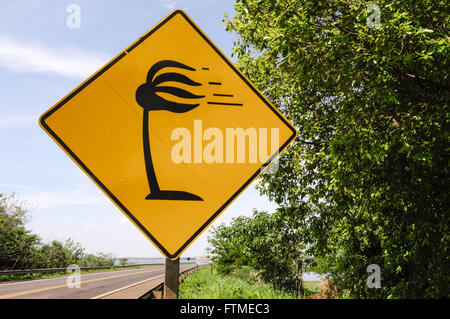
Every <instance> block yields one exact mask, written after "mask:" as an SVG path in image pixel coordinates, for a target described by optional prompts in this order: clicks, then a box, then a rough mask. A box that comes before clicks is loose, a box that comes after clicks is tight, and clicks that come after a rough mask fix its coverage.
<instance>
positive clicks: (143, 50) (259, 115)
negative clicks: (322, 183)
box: [40, 10, 296, 259]
mask: <svg viewBox="0 0 450 319" xmlns="http://www.w3.org/2000/svg"><path fill="white" fill-rule="evenodd" d="M40 125H41V127H42V128H43V129H44V130H45V131H46V132H47V133H48V134H49V135H50V136H51V137H52V138H53V140H54V141H55V142H56V143H57V144H58V145H59V146H60V147H61V148H62V149H63V150H64V151H65V152H66V153H67V154H68V155H69V156H70V157H71V158H72V159H73V160H74V161H75V162H76V163H77V165H78V166H79V167H80V168H81V169H82V170H83V171H84V172H85V173H86V174H87V175H88V176H89V177H90V178H91V179H92V180H93V181H94V182H95V183H96V184H97V185H98V187H100V188H101V189H102V190H103V192H104V193H105V194H106V195H107V196H108V197H109V198H110V199H111V200H112V201H113V202H114V203H115V204H116V205H117V206H118V207H119V209H120V210H121V211H122V212H123V213H124V214H125V215H126V216H127V217H128V218H129V219H130V220H131V221H132V222H133V223H134V224H135V225H136V226H137V227H138V228H139V229H140V230H141V231H142V232H143V233H144V235H145V236H146V237H148V238H149V239H150V240H151V241H152V242H153V243H154V244H155V245H156V246H157V247H158V249H159V250H160V251H161V252H162V253H163V254H164V255H166V256H167V257H168V258H171V259H174V258H177V257H179V255H180V254H181V253H182V252H183V251H184V250H185V249H186V247H188V245H189V244H190V243H192V241H193V240H195V238H197V237H198V236H199V235H200V234H201V232H202V231H204V230H205V229H206V228H207V227H208V226H209V225H210V224H211V223H212V222H213V221H214V219H215V218H216V217H217V216H218V215H219V214H220V213H221V212H222V211H223V210H224V209H225V208H226V207H227V206H228V205H229V204H230V203H231V202H232V201H233V200H234V199H235V198H236V197H237V196H238V195H239V194H240V193H241V192H242V191H243V190H244V189H245V188H246V187H247V186H248V185H249V184H250V183H251V181H252V180H254V179H255V178H256V177H257V176H258V175H259V173H260V172H261V170H262V168H264V167H266V166H268V165H269V164H270V163H271V162H272V161H273V160H274V158H275V157H276V156H277V155H278V154H279V153H280V152H281V151H282V150H283V149H284V148H286V147H287V145H288V144H289V143H290V142H291V141H292V140H293V139H294V138H295V136H296V130H295V129H294V127H293V126H292V125H291V124H290V123H289V122H288V121H287V120H286V119H285V118H284V117H283V116H282V115H281V113H280V112H279V111H278V110H277V109H276V108H275V107H274V106H273V105H271V104H270V102H269V101H267V99H266V98H264V97H263V96H262V94H261V93H260V92H259V91H258V90H257V89H256V88H255V87H254V86H253V84H252V83H250V81H249V80H248V79H247V78H246V77H245V76H244V75H243V74H242V73H241V72H240V71H239V70H237V69H236V67H235V66H234V65H233V64H232V63H231V62H230V61H229V60H228V59H227V58H226V57H225V55H224V54H223V53H222V52H221V51H220V50H219V49H218V48H217V47H216V46H215V45H214V44H213V43H212V42H211V40H209V39H208V37H207V36H206V35H205V34H204V33H203V32H202V31H201V30H200V29H199V28H198V27H197V26H196V25H195V24H194V22H192V20H191V19H190V18H189V17H188V16H187V15H186V14H185V13H184V12H182V11H180V10H177V11H174V12H172V13H171V14H170V15H169V16H167V17H166V18H165V19H164V20H163V21H161V22H160V23H159V24H158V25H157V26H155V27H154V28H153V29H151V30H150V31H148V32H147V33H146V34H145V35H143V36H142V37H140V38H139V39H138V40H137V41H136V42H134V43H133V44H131V45H130V46H129V47H128V48H126V49H125V50H124V51H123V52H121V53H120V54H119V55H118V56H116V57H115V58H114V59H113V60H112V61H110V62H109V63H108V64H106V65H105V66H104V67H103V68H102V69H100V70H99V71H98V72H96V73H95V74H94V75H92V76H91V77H90V78H89V79H87V80H86V81H85V82H83V83H82V84H80V86H78V87H77V88H76V89H75V90H73V91H72V92H70V93H69V94H68V95H67V96H65V97H64V98H63V99H62V100H61V101H59V102H58V103H57V104H56V105H55V106H53V107H52V108H50V109H49V110H48V111H47V112H45V113H44V114H43V115H42V116H41V118H40Z"/></svg>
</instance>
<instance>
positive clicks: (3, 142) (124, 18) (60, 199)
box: [0, 0, 275, 257]
mask: <svg viewBox="0 0 450 319" xmlns="http://www.w3.org/2000/svg"><path fill="white" fill-rule="evenodd" d="M70 4H77V5H79V7H80V8H81V27H80V28H79V29H77V28H74V29H70V28H68V27H67V25H66V20H67V17H68V16H69V15H70V13H68V12H67V7H68V6H69V5H70ZM233 4H234V1H230V0H190V1H187V0H185V1H182V0H176V1H170V0H168V1H167V0H150V1H149V0H146V1H137V0H133V1H123V0H122V1H111V0H96V1H92V0H89V1H88V0H86V1H74V0H71V1H60V0H58V1H56V0H14V1H4V0H3V1H1V2H0V108H1V115H0V150H1V156H0V192H2V193H11V192H15V193H16V194H17V195H18V197H19V198H20V199H21V200H24V201H26V202H27V205H28V206H29V207H31V221H30V223H29V224H28V228H30V229H31V230H32V231H33V232H35V233H37V234H39V236H40V237H41V238H42V239H43V240H45V241H49V240H52V239H57V240H65V239H66V238H68V237H71V238H73V239H74V240H76V241H78V242H80V243H81V244H82V245H83V246H84V247H85V248H86V251H87V252H91V253H95V252H107V253H113V254H115V255H116V256H136V257H139V256H142V257H147V256H148V257H159V256H161V254H160V253H159V251H158V250H157V249H156V248H155V247H154V246H153V244H151V243H150V242H149V241H148V240H147V239H146V238H145V237H144V236H143V235H142V234H141V232H140V231H139V230H138V229H137V228H136V227H135V226H134V225H132V224H131V222H130V221H129V220H128V219H127V218H126V217H125V216H124V215H123V214H122V213H121V212H120V211H119V210H118V209H117V208H116V206H115V205H114V204H112V202H110V200H109V199H108V198H107V197H106V196H105V195H104V194H103V193H102V192H101V191H100V190H99V189H98V188H97V187H96V186H95V185H94V184H93V183H92V182H91V181H90V179H89V178H88V177H87V176H86V175H85V174H84V173H83V172H82V171H81V170H80V169H79V168H78V167H77V166H76V165H75V163H73V162H72V160H71V159H70V158H69V157H68V156H67V155H66V154H65V153H64V152H63V151H62V150H61V149H60V148H59V147H58V146H57V145H56V144H55V143H54V142H53V141H52V140H51V139H50V138H49V137H48V136H47V135H46V134H45V133H44V132H43V131H42V130H41V129H40V127H39V125H38V118H39V116H40V115H41V114H42V113H43V112H45V111H46V110H47V109H48V108H50V107H51V106H52V105H54V104H55V103H56V102H58V101H59V100H60V99H61V98H62V97H63V96H64V95H66V94H67V93H68V92H69V91H71V90H72V89H73V88H75V87H76V86H77V85H78V84H80V83H81V82H82V81H83V80H85V79H86V78H87V77H89V76H90V75H91V74H93V73H94V72H95V71H96V70H97V69H99V68H100V67H101V66H103V65H104V64H106V63H107V62H108V61H109V60H110V59H111V58H112V57H113V56H115V55H116V54H117V53H119V52H120V51H121V50H123V49H124V48H125V47H127V46H128V45H129V44H131V43H132V42H133V41H134V40H136V39H137V38H138V37H139V36H141V35H142V34H144V33H145V32H146V31H147V30H148V29H150V28H151V27H153V26H154V25H155V24H156V23H158V22H159V21H160V20H161V19H162V18H164V17H165V16H166V15H167V14H168V13H170V12H171V11H172V10H174V9H182V10H184V11H185V12H186V13H187V14H188V15H189V16H190V17H191V18H192V19H193V20H194V21H195V22H196V23H197V25H199V26H200V28H201V29H202V30H203V31H204V32H205V33H206V34H207V35H208V36H209V37H210V39H212V41H213V42H214V43H215V44H216V45H217V46H218V47H219V48H220V49H221V50H222V51H223V52H224V53H225V54H226V55H227V56H228V57H229V58H231V60H232V61H234V60H235V59H233V58H232V57H231V52H232V47H233V42H234V41H235V40H236V36H235V35H233V34H230V33H227V32H226V31H225V27H224V25H223V24H222V23H220V22H221V21H222V19H223V14H224V13H228V14H229V15H231V16H232V15H233ZM253 208H257V209H265V210H269V211H270V210H273V209H274V208H275V205H274V204H273V203H270V202H269V201H268V200H267V199H266V198H263V197H260V196H259V195H258V192H257V191H256V190H255V189H254V187H253V185H252V186H250V187H249V188H248V189H247V190H246V191H245V192H244V193H243V194H242V195H241V196H240V197H239V198H238V199H237V200H235V201H234V202H233V204H232V205H231V206H230V207H228V208H227V209H226V210H225V211H224V213H223V214H222V215H221V216H220V217H219V218H218V219H217V220H216V221H215V222H214V224H213V225H217V224H218V223H221V222H228V221H230V220H231V218H233V217H236V216H239V215H250V214H251V211H252V209H253ZM207 235H208V231H206V232H204V233H203V234H202V235H201V236H200V237H199V238H198V239H197V240H196V242H194V243H193V244H192V245H191V246H190V247H189V248H188V249H187V250H186V251H185V253H184V254H183V255H184V256H196V255H203V254H204V253H205V252H204V250H205V248H206V246H207V240H206V239H207Z"/></svg>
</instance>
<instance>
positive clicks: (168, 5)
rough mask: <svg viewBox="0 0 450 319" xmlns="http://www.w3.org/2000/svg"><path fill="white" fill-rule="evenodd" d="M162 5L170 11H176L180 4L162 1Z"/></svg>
mask: <svg viewBox="0 0 450 319" xmlns="http://www.w3.org/2000/svg"><path fill="white" fill-rule="evenodd" d="M161 4H162V6H163V7H164V8H166V9H168V10H175V9H176V8H177V6H178V4H177V3H176V2H175V1H171V2H169V1H161Z"/></svg>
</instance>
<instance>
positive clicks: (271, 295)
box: [179, 267, 319, 299]
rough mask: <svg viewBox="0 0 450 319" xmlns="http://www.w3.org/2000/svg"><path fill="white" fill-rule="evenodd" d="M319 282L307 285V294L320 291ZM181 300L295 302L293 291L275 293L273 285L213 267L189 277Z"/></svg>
mask: <svg viewBox="0 0 450 319" xmlns="http://www.w3.org/2000/svg"><path fill="white" fill-rule="evenodd" d="M318 284H319V282H318V281H312V282H305V288H306V291H305V295H306V296H307V295H309V294H312V293H315V292H318ZM179 298H180V299H265V298H267V299H294V298H295V294H294V293H293V292H285V291H279V290H274V289H273V288H272V285H271V284H268V283H265V282H263V281H262V280H260V279H258V278H255V277H252V276H250V275H247V276H246V275H245V272H240V273H239V274H235V275H226V276H225V275H221V274H218V273H217V271H216V269H215V268H214V267H213V269H212V272H211V267H206V268H203V269H200V270H198V271H196V272H194V273H192V274H191V275H189V276H188V277H187V278H186V279H185V280H184V281H183V283H182V284H181V285H180V291H179Z"/></svg>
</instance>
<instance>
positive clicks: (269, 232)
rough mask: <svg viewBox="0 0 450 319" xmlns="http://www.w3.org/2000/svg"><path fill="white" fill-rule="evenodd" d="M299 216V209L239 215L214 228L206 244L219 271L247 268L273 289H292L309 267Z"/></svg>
mask: <svg viewBox="0 0 450 319" xmlns="http://www.w3.org/2000/svg"><path fill="white" fill-rule="evenodd" d="M302 214H303V212H302V210H301V209H299V208H296V209H286V208H285V209H279V210H277V211H276V212H275V213H272V214H269V213H267V212H259V211H256V210H255V211H254V212H253V216H252V217H244V216H240V217H237V218H234V219H233V220H232V222H231V224H230V225H229V226H226V225H224V224H221V225H219V226H217V227H214V228H213V230H212V232H211V237H210V238H209V243H210V253H212V254H213V256H214V260H215V262H216V264H217V269H218V271H219V272H221V273H226V274H228V273H230V272H233V271H235V270H237V269H238V268H243V267H247V268H251V269H255V270H257V271H258V272H259V274H260V276H261V278H262V279H263V280H264V281H266V282H270V283H272V285H273V288H274V289H282V288H283V289H294V288H295V287H296V286H295V284H296V282H297V283H298V281H296V280H298V279H300V281H301V277H302V274H303V271H304V270H305V268H306V266H308V258H307V256H306V255H305V253H304V252H305V246H304V242H305V241H306V240H305V238H304V234H303V233H301V231H302V230H303V228H301V227H300V223H302V222H303V221H304V219H303V218H301V217H302Z"/></svg>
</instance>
